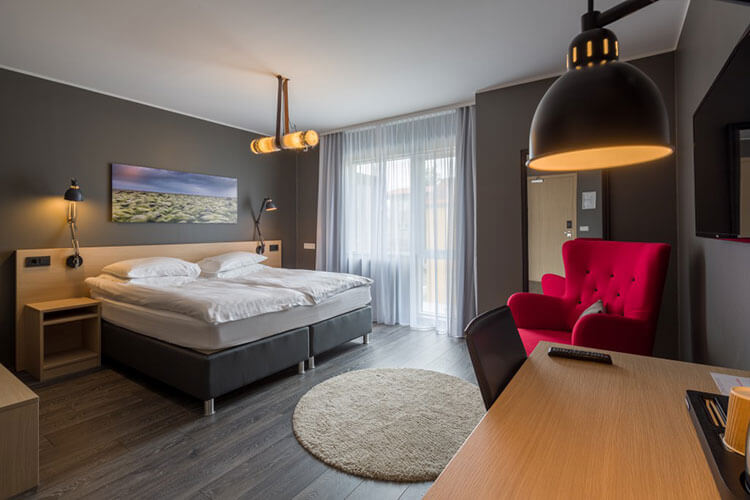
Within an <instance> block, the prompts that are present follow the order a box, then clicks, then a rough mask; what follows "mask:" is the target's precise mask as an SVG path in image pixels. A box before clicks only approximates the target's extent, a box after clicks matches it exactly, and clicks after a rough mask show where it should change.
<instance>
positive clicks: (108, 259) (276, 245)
mask: <svg viewBox="0 0 750 500" xmlns="http://www.w3.org/2000/svg"><path fill="white" fill-rule="evenodd" d="M265 243H266V251H265V255H266V257H268V260H266V261H265V262H264V263H265V264H267V265H269V266H272V267H281V240H266V242H265ZM256 246H257V242H256V241H231V242H220V243H184V244H173V245H133V246H119V247H114V246H113V247H82V248H81V257H83V265H82V266H81V267H79V268H78V269H72V268H69V267H67V266H66V264H65V260H66V259H67V258H68V256H70V255H72V254H73V250H72V249H71V248H41V249H40V248H37V249H30V250H16V369H17V370H19V369H21V368H20V367H21V366H22V365H23V363H22V360H21V359H20V358H19V348H18V347H19V346H21V345H23V343H22V342H20V338H21V335H22V334H23V333H22V332H23V320H22V315H23V308H24V306H25V305H26V304H29V303H32V302H41V301H46V300H56V299H67V298H70V297H84V296H88V294H89V291H88V288H87V287H86V285H85V284H84V280H85V279H86V278H88V277H90V276H96V275H98V274H99V273H101V271H102V268H103V267H104V266H106V265H108V264H111V263H113V262H117V261H120V260H125V259H135V258H139V257H177V258H180V259H184V260H188V261H191V262H196V261H199V260H200V259H203V258H205V257H210V256H212V255H218V254H221V253H226V252H236V251H240V250H244V251H247V252H254V251H255V248H256ZM47 256H48V257H49V258H50V264H49V266H44V267H26V266H25V262H26V258H27V257H47Z"/></svg>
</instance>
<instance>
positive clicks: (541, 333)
mask: <svg viewBox="0 0 750 500" xmlns="http://www.w3.org/2000/svg"><path fill="white" fill-rule="evenodd" d="M518 334H519V335H521V342H523V347H524V349H526V353H527V354H530V353H531V351H533V350H534V348H535V347H536V345H537V344H538V343H539V342H540V341H542V340H547V341H549V342H557V343H558V344H570V343H571V341H570V332H566V331H564V330H542V329H538V330H535V329H528V328H519V329H518Z"/></svg>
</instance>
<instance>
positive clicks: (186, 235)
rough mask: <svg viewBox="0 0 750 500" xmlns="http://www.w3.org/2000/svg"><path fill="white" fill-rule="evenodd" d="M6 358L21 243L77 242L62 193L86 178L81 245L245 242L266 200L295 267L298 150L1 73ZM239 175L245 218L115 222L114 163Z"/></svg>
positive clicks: (270, 224)
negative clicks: (275, 149)
mask: <svg viewBox="0 0 750 500" xmlns="http://www.w3.org/2000/svg"><path fill="white" fill-rule="evenodd" d="M0 110H2V111H1V112H0V138H2V139H0V215H1V216H2V220H3V222H4V227H3V232H2V236H1V237H0V361H1V362H3V363H4V364H8V363H9V362H10V360H11V359H12V356H13V331H14V318H13V316H14V314H13V308H14V300H15V299H14V297H15V277H14V274H15V271H14V259H13V251H14V250H15V249H16V248H40V247H65V246H68V245H70V240H69V238H68V233H67V230H68V229H67V226H66V224H65V209H66V207H65V203H64V201H63V199H62V195H63V193H64V191H65V189H66V188H67V186H68V180H69V178H70V177H71V176H75V177H78V179H79V181H80V183H81V186H82V189H83V192H84V194H85V196H86V201H85V202H84V203H82V204H81V205H80V210H79V229H80V240H81V244H82V246H97V245H129V244H150V243H192V242H212V241H239V240H247V239H250V238H251V237H252V233H251V215H250V207H251V204H252V207H253V209H254V210H257V207H258V205H259V204H260V202H261V200H262V199H263V197H264V196H266V195H269V196H272V197H273V198H274V200H275V201H276V204H277V205H278V207H279V210H278V211H277V212H274V213H268V214H266V215H264V217H263V229H264V236H265V237H266V238H269V239H270V238H274V239H276V238H278V239H282V240H284V253H283V260H284V263H285V265H287V266H290V267H293V266H294V265H295V263H296V213H297V210H296V187H295V186H296V183H295V176H296V164H295V156H294V155H293V154H288V153H277V154H274V155H268V156H254V155H253V154H251V153H250V150H249V142H250V140H251V139H252V135H251V134H250V133H248V132H244V131H242V130H238V129H234V128H230V127H225V126H222V125H217V124H214V123H210V122H206V121H203V120H199V119H195V118H190V117H186V116H183V115H179V114H176V113H170V112H167V111H163V110H159V109H156V108H152V107H148V106H144V105H140V104H136V103H133V102H129V101H125V100H121V99H116V98H113V97H108V96H105V95H101V94H97V93H93V92H89V91H86V90H82V89H78V88H74V87H70V86H66V85H61V84H58V83H53V82H50V81H47V80H42V79H39V78H34V77H31V76H27V75H22V74H20V73H15V72H11V71H6V70H0ZM112 162H122V163H130V164H134V165H144V166H151V167H158V168H166V169H173V170H183V171H189V172H200V173H207V174H216V175H223V176H229V177H236V178H237V179H238V181H239V197H240V199H239V220H238V223H237V224H115V223H112V222H110V208H109V203H110V186H109V183H110V173H109V171H110V167H109V165H110V163H112Z"/></svg>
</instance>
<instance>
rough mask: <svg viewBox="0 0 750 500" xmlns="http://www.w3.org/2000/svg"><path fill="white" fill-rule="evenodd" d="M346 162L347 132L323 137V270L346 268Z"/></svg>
mask: <svg viewBox="0 0 750 500" xmlns="http://www.w3.org/2000/svg"><path fill="white" fill-rule="evenodd" d="M343 162H344V133H343V132H337V133H335V134H328V135H324V136H322V137H321V138H320V165H319V169H318V232H317V238H316V240H317V241H316V244H315V245H316V252H315V269H318V270H319V271H333V272H341V271H342V263H343V251H344V245H343V243H342V241H341V238H342V235H343V210H342V207H341V204H342V201H343V198H342V191H341V186H342V183H343Z"/></svg>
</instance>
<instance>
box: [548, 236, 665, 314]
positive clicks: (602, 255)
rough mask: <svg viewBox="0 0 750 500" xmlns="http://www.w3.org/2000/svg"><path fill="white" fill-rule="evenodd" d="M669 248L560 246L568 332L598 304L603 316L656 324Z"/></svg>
mask: <svg viewBox="0 0 750 500" xmlns="http://www.w3.org/2000/svg"><path fill="white" fill-rule="evenodd" d="M670 249H671V247H670V246H669V245H667V244H666V243H637V242H627V241H604V240H587V239H577V240H572V241H567V242H565V244H564V245H563V248H562V253H563V262H564V263H565V284H566V286H565V298H566V299H567V300H570V301H572V302H573V304H574V307H573V308H572V310H571V315H570V318H568V323H569V325H570V327H571V328H572V327H573V325H574V324H575V322H576V320H577V319H578V317H579V316H580V314H581V312H583V310H584V309H586V308H587V307H588V306H589V305H591V304H592V303H594V302H596V301H597V300H599V299H601V300H602V302H603V303H604V306H605V307H606V309H607V313H609V314H616V315H619V316H625V317H628V318H633V319H640V320H643V321H649V322H651V323H653V324H656V320H657V319H658V317H659V308H660V306H661V296H662V291H663V290H664V279H665V277H666V274H667V266H668V265H669V252H670Z"/></svg>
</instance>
